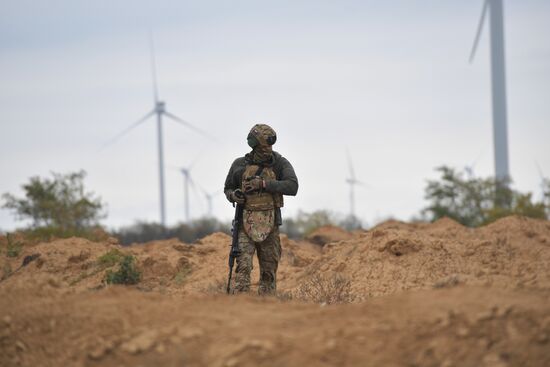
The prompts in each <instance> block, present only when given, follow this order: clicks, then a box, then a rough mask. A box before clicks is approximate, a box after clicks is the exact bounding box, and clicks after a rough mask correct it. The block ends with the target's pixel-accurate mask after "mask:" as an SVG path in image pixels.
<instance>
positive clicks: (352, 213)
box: [346, 151, 366, 217]
mask: <svg viewBox="0 0 550 367" xmlns="http://www.w3.org/2000/svg"><path fill="white" fill-rule="evenodd" d="M347 158H348V168H349V178H347V179H346V183H347V184H348V185H349V208H350V216H351V217H355V186H356V185H360V186H366V185H365V183H363V182H361V181H359V180H357V178H356V177H355V170H354V169H353V163H352V161H351V156H350V154H349V151H348V152H347Z"/></svg>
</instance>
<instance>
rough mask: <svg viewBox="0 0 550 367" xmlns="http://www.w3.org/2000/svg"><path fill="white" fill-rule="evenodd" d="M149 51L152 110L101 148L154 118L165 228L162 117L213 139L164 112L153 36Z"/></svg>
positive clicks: (161, 210) (160, 200)
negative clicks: (158, 85)
mask: <svg viewBox="0 0 550 367" xmlns="http://www.w3.org/2000/svg"><path fill="white" fill-rule="evenodd" d="M150 51H151V74H152V79H153V102H154V108H153V110H152V111H150V112H149V113H147V114H146V115H145V116H143V117H142V118H141V119H139V120H138V121H136V122H134V123H133V124H132V125H130V126H128V127H127V128H126V129H124V130H123V131H122V132H120V133H119V134H118V135H116V136H115V137H113V138H112V139H111V140H109V141H108V142H107V143H105V144H104V145H103V147H102V148H105V147H106V146H108V145H111V144H113V143H114V142H116V141H117V140H118V139H120V138H121V137H122V136H124V135H126V134H127V133H128V132H130V131H131V130H133V129H134V128H136V127H137V126H139V125H141V124H142V123H144V122H145V121H147V120H148V119H149V118H150V117H152V116H156V122H157V148H158V172H159V203H160V223H161V224H162V226H163V227H166V204H165V202H166V196H165V188H164V146H163V137H162V117H163V116H166V117H168V118H169V119H171V120H172V121H175V122H177V123H180V124H182V125H184V126H186V127H187V128H189V129H191V130H193V131H195V132H197V133H199V134H201V135H203V136H205V137H208V138H210V139H213V138H212V137H211V136H210V135H209V134H207V133H206V132H204V131H203V130H201V129H199V128H197V127H195V126H193V125H192V124H190V123H189V122H187V121H185V120H183V119H181V118H179V117H178V116H176V115H174V114H172V113H170V112H168V111H167V110H166V103H165V102H164V101H161V100H160V99H159V94H158V87H157V72H156V63H155V45H154V42H153V35H152V33H151V34H150Z"/></svg>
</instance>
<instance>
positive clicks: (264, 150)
mask: <svg viewBox="0 0 550 367" xmlns="http://www.w3.org/2000/svg"><path fill="white" fill-rule="evenodd" d="M247 141H248V145H249V146H250V147H251V148H252V160H253V161H254V163H263V162H268V161H270V160H271V155H272V153H273V150H272V148H271V146H272V145H273V144H275V142H276V141H277V134H276V133H275V130H273V129H272V128H271V126H269V125H265V124H256V125H254V126H253V127H252V129H251V130H250V133H249V134H248V137H247Z"/></svg>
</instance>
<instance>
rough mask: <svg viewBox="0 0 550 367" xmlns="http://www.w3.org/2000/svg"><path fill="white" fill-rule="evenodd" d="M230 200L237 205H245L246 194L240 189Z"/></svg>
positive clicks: (235, 191)
mask: <svg viewBox="0 0 550 367" xmlns="http://www.w3.org/2000/svg"><path fill="white" fill-rule="evenodd" d="M229 197H230V200H231V201H232V202H234V203H237V204H244V194H243V192H242V191H241V190H240V189H237V190H233V191H232V192H231V195H230V196H229Z"/></svg>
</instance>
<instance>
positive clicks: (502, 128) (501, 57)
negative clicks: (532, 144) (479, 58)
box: [470, 0, 510, 185]
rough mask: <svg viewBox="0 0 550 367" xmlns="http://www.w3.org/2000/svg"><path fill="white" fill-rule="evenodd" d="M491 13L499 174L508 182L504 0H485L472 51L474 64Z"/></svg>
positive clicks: (495, 132) (494, 114)
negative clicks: (486, 18)
mask: <svg viewBox="0 0 550 367" xmlns="http://www.w3.org/2000/svg"><path fill="white" fill-rule="evenodd" d="M487 12H489V30H490V38H491V89H492V103H493V144H494V154H495V177H496V179H497V180H499V181H501V182H504V183H505V185H506V182H507V181H508V180H509V179H510V171H509V164H508V127H507V125H508V121H507V119H508V118H507V107H506V62H505V53H504V12H503V0H485V1H484V3H483V9H482V11H481V18H480V20H479V25H478V28H477V33H476V37H475V40H474V45H473V47H472V52H471V53H470V63H471V62H472V60H473V59H474V56H475V53H476V50H477V46H478V43H479V39H480V37H481V32H482V30H483V25H484V24H485V16H486V13H487Z"/></svg>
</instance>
